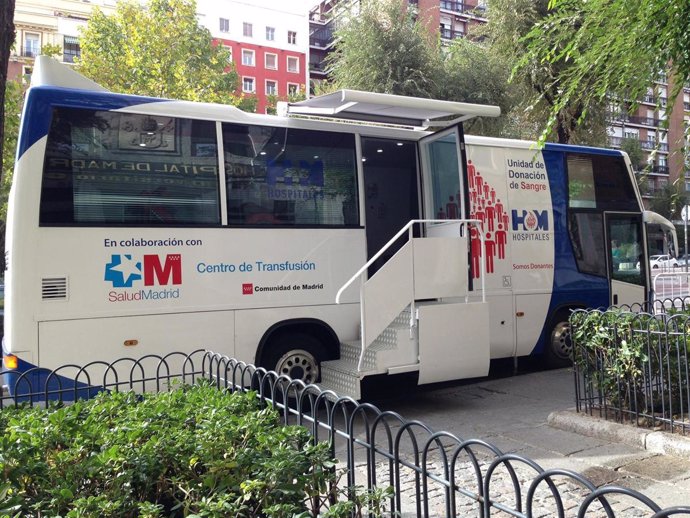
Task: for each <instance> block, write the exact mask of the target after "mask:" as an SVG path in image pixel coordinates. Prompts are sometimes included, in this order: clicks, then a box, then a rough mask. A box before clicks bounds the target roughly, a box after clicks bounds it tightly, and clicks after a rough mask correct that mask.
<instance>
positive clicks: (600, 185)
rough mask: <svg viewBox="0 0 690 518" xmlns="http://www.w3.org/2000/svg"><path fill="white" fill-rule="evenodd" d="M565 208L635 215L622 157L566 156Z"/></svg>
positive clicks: (631, 185)
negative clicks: (567, 197) (567, 194)
mask: <svg viewBox="0 0 690 518" xmlns="http://www.w3.org/2000/svg"><path fill="white" fill-rule="evenodd" d="M568 191H569V206H570V207H573V208H591V209H594V208H596V209H600V210H632V211H639V210H640V209H639V205H638V203H637V196H636V194H635V188H634V187H633V184H632V180H631V178H630V174H629V173H628V169H627V167H626V166H625V161H624V160H623V157H622V156H609V155H591V154H590V155H579V154H576V153H569V154H568Z"/></svg>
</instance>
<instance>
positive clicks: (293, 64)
mask: <svg viewBox="0 0 690 518" xmlns="http://www.w3.org/2000/svg"><path fill="white" fill-rule="evenodd" d="M287 71H288V72H299V59H297V58H296V57H295V56H288V58H287Z"/></svg>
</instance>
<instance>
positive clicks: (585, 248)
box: [568, 212, 606, 277]
mask: <svg viewBox="0 0 690 518" xmlns="http://www.w3.org/2000/svg"><path fill="white" fill-rule="evenodd" d="M568 230H569V233H570V242H571V244H572V246H573V253H574V255H575V262H576V263H577V269H578V270H579V271H580V272H582V273H590V274H593V275H600V276H602V277H605V276H606V257H605V256H604V253H603V251H604V250H606V247H605V246H604V222H603V218H602V215H601V213H598V212H571V213H570V221H569V224H568Z"/></svg>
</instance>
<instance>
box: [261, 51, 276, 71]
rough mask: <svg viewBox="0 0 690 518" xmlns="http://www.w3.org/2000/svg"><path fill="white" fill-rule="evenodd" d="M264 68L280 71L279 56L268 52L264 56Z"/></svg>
mask: <svg viewBox="0 0 690 518" xmlns="http://www.w3.org/2000/svg"><path fill="white" fill-rule="evenodd" d="M264 66H265V67H266V68H268V69H270V70H278V55H277V54H269V53H268V52H267V53H266V54H265V56H264Z"/></svg>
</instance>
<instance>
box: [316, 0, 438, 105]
mask: <svg viewBox="0 0 690 518" xmlns="http://www.w3.org/2000/svg"><path fill="white" fill-rule="evenodd" d="M352 9H353V10H352V11H351V12H350V13H349V15H348V14H343V15H342V16H344V18H345V19H344V20H342V19H341V23H340V25H339V28H338V29H337V30H336V31H335V40H336V44H335V51H334V52H332V53H331V54H330V55H329V57H328V58H327V59H328V61H327V67H328V69H329V75H330V78H331V86H332V87H334V88H352V89H356V90H368V91H372V92H381V93H388V94H397V95H409V96H415V97H436V94H437V92H438V84H437V82H436V78H437V77H438V75H439V72H440V70H441V60H440V51H439V46H438V43H436V42H431V41H430V40H429V32H428V30H427V28H426V27H425V26H424V25H423V24H422V23H421V22H419V21H416V20H415V15H414V14H415V13H414V11H413V10H412V9H401V2H400V0H362V1H361V2H359V4H358V8H356V7H353V8H352Z"/></svg>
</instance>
